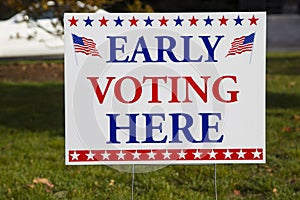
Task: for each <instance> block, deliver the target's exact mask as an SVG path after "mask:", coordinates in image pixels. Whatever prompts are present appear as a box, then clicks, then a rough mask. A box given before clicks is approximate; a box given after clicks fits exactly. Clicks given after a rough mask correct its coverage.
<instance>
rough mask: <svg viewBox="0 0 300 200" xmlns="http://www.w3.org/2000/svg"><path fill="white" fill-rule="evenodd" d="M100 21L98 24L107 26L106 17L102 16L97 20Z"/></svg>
mask: <svg viewBox="0 0 300 200" xmlns="http://www.w3.org/2000/svg"><path fill="white" fill-rule="evenodd" d="M98 21H99V22H100V26H107V22H108V19H105V17H104V16H103V17H102V19H99V20H98Z"/></svg>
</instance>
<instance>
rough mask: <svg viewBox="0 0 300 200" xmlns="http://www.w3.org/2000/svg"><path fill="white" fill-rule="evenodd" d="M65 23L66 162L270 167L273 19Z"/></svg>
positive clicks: (250, 15)
mask: <svg viewBox="0 0 300 200" xmlns="http://www.w3.org/2000/svg"><path fill="white" fill-rule="evenodd" d="M64 23H65V108H66V164H68V165H81V164H82V165H90V164H91V165H96V164H97V165H103V164H105V165H111V164H202V163H264V162H265V160H266V150H265V65H266V64H265V57H266V55H265V52H266V13H265V12H239V13H151V14H149V13H126V14H125V13H114V14H112V13H80V14H79V13H68V14H65V17H64Z"/></svg>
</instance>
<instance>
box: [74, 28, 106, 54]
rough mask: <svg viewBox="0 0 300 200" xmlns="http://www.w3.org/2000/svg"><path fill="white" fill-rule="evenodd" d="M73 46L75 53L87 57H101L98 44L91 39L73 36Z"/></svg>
mask: <svg viewBox="0 0 300 200" xmlns="http://www.w3.org/2000/svg"><path fill="white" fill-rule="evenodd" d="M72 38H73V44H74V48H75V53H84V54H86V55H92V56H99V57H100V58H101V56H100V54H99V52H98V50H97V49H96V43H95V42H94V41H93V40H92V39H89V38H86V37H79V36H77V35H75V34H72Z"/></svg>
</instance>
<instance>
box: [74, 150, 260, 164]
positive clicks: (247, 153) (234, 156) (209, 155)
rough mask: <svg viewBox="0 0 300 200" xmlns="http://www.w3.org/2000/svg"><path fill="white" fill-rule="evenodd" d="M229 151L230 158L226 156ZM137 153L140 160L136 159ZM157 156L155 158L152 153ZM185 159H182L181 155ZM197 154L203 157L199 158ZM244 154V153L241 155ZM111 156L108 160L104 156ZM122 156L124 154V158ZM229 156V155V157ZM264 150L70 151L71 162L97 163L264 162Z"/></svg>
mask: <svg viewBox="0 0 300 200" xmlns="http://www.w3.org/2000/svg"><path fill="white" fill-rule="evenodd" d="M227 151H228V152H229V154H230V156H226V153H227ZM135 152H137V153H138V154H140V155H139V159H137V158H134V154H135ZM151 152H152V153H153V154H155V155H154V158H152V157H150V156H149V154H150V153H151ZM181 152H183V153H184V154H185V156H184V157H185V158H183V157H180V153H181ZM197 152H198V153H199V154H201V156H197ZM241 152H242V153H241ZM74 153H76V154H79V155H78V156H77V159H76V157H75V159H74V158H73V156H72V155H74ZM89 153H92V154H93V156H92V158H93V159H88V156H87V154H89ZM105 153H106V154H109V156H108V159H107V157H105V156H104V154H105ZM120 154H124V155H123V156H122V155H120ZM229 154H227V155H229ZM263 158H264V155H263V149H262V148H249V149H183V150H182V149H167V150H166V149H152V150H151V149H147V150H122V151H121V150H70V151H69V162H95V161H96V162H97V161H120V162H122V161H155V160H156V161H166V160H190V161H192V160H203V161H208V160H263Z"/></svg>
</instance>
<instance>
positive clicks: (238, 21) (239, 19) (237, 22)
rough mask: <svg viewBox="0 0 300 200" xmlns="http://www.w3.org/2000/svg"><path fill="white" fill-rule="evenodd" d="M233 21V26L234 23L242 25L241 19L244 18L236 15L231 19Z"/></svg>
mask: <svg viewBox="0 0 300 200" xmlns="http://www.w3.org/2000/svg"><path fill="white" fill-rule="evenodd" d="M233 20H234V21H235V26H236V25H238V24H239V25H241V26H242V21H243V20H244V19H243V18H240V16H239V15H238V17H237V18H236V19H233Z"/></svg>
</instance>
